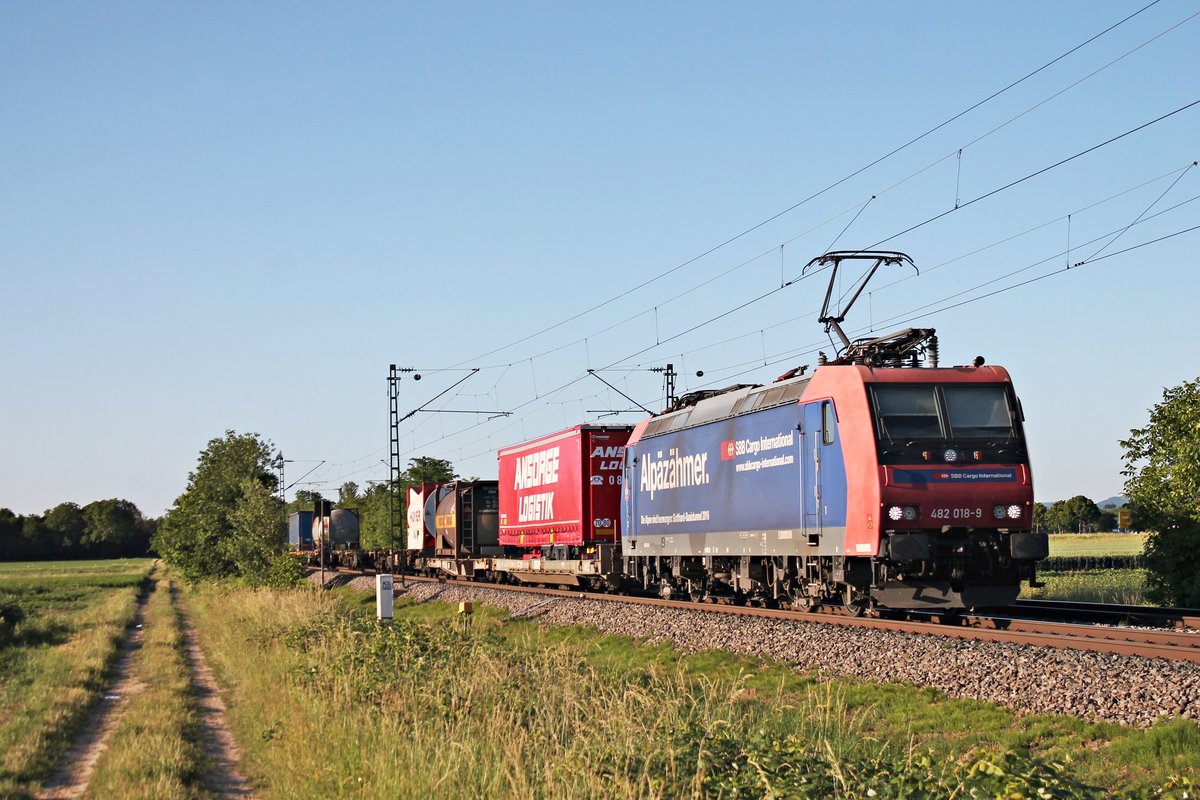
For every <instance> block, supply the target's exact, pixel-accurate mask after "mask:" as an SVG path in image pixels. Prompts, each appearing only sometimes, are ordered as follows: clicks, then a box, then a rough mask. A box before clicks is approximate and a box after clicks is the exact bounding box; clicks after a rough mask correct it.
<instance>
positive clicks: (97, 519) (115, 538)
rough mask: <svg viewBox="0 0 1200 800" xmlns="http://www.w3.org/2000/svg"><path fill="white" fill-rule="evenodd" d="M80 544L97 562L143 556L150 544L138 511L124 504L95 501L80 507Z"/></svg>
mask: <svg viewBox="0 0 1200 800" xmlns="http://www.w3.org/2000/svg"><path fill="white" fill-rule="evenodd" d="M83 519H84V522H85V526H86V530H85V533H84V535H83V540H82V544H83V545H85V546H86V547H87V549H88V551H89V554H90V555H93V556H96V557H98V558H115V557H117V556H128V555H145V554H146V551H147V550H148V549H149V546H150V541H149V539H148V538H145V537H144V534H145V526H143V525H142V524H140V523H141V522H142V514H141V512H140V511H138V507H137V506H135V505H134V504H133V503H131V502H129V501H128V500H118V499H116V498H113V499H112V500H96V501H95V502H92V503H88V504H87V505H86V506H84V507H83Z"/></svg>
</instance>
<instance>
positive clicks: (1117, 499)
mask: <svg viewBox="0 0 1200 800" xmlns="http://www.w3.org/2000/svg"><path fill="white" fill-rule="evenodd" d="M1063 499H1066V498H1063ZM1037 502H1038V503H1039V504H1040V505H1043V506H1045V507H1046V508H1049V507H1050V506H1052V505H1054V504H1055V502H1057V501H1055V500H1049V501H1047V500H1038V501H1037ZM1128 502H1129V498H1128V497H1126V496H1125V495H1121V494H1119V495H1116V496H1114V497H1106V498H1105V499H1103V500H1097V501H1096V507H1097V508H1104V507H1105V506H1107V505H1113V506H1116V507H1117V508H1120V507H1122V506H1124V505H1125V504H1126V503H1128Z"/></svg>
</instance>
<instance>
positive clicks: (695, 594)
mask: <svg viewBox="0 0 1200 800" xmlns="http://www.w3.org/2000/svg"><path fill="white" fill-rule="evenodd" d="M704 583H705V582H704V581H693V580H688V582H687V594H688V599H689V600H691V601H692V602H693V603H699V602H700V601H702V600H703V599H704V597H705V595H707V594H708V592H706V591H704Z"/></svg>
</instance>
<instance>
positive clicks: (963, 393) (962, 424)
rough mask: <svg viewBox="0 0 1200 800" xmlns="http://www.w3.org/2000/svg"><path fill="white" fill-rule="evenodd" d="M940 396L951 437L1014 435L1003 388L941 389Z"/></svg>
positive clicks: (962, 387)
mask: <svg viewBox="0 0 1200 800" xmlns="http://www.w3.org/2000/svg"><path fill="white" fill-rule="evenodd" d="M942 392H943V394H944V395H945V397H946V413H947V416H948V417H949V418H950V429H951V430H952V431H954V436H956V437H958V438H962V439H986V438H1008V437H1010V436H1012V435H1013V414H1012V410H1011V409H1010V408H1009V405H1008V393H1007V392H1005V391H1004V387H1003V386H944V387H942Z"/></svg>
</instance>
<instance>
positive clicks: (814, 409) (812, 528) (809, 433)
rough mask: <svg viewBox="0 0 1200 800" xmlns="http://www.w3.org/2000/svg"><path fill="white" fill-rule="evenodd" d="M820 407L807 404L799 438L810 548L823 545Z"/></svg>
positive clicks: (803, 508)
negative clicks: (811, 545) (821, 542)
mask: <svg viewBox="0 0 1200 800" xmlns="http://www.w3.org/2000/svg"><path fill="white" fill-rule="evenodd" d="M821 437H822V433H821V403H819V402H817V403H805V404H804V406H803V417H802V422H801V434H800V450H801V452H800V459H801V461H800V483H801V486H800V509H801V511H802V514H803V517H804V533H805V534H806V535H807V536H808V543H809V544H813V545H815V544H819V543H820V541H821V517H822V516H823V515H822V514H821Z"/></svg>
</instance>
